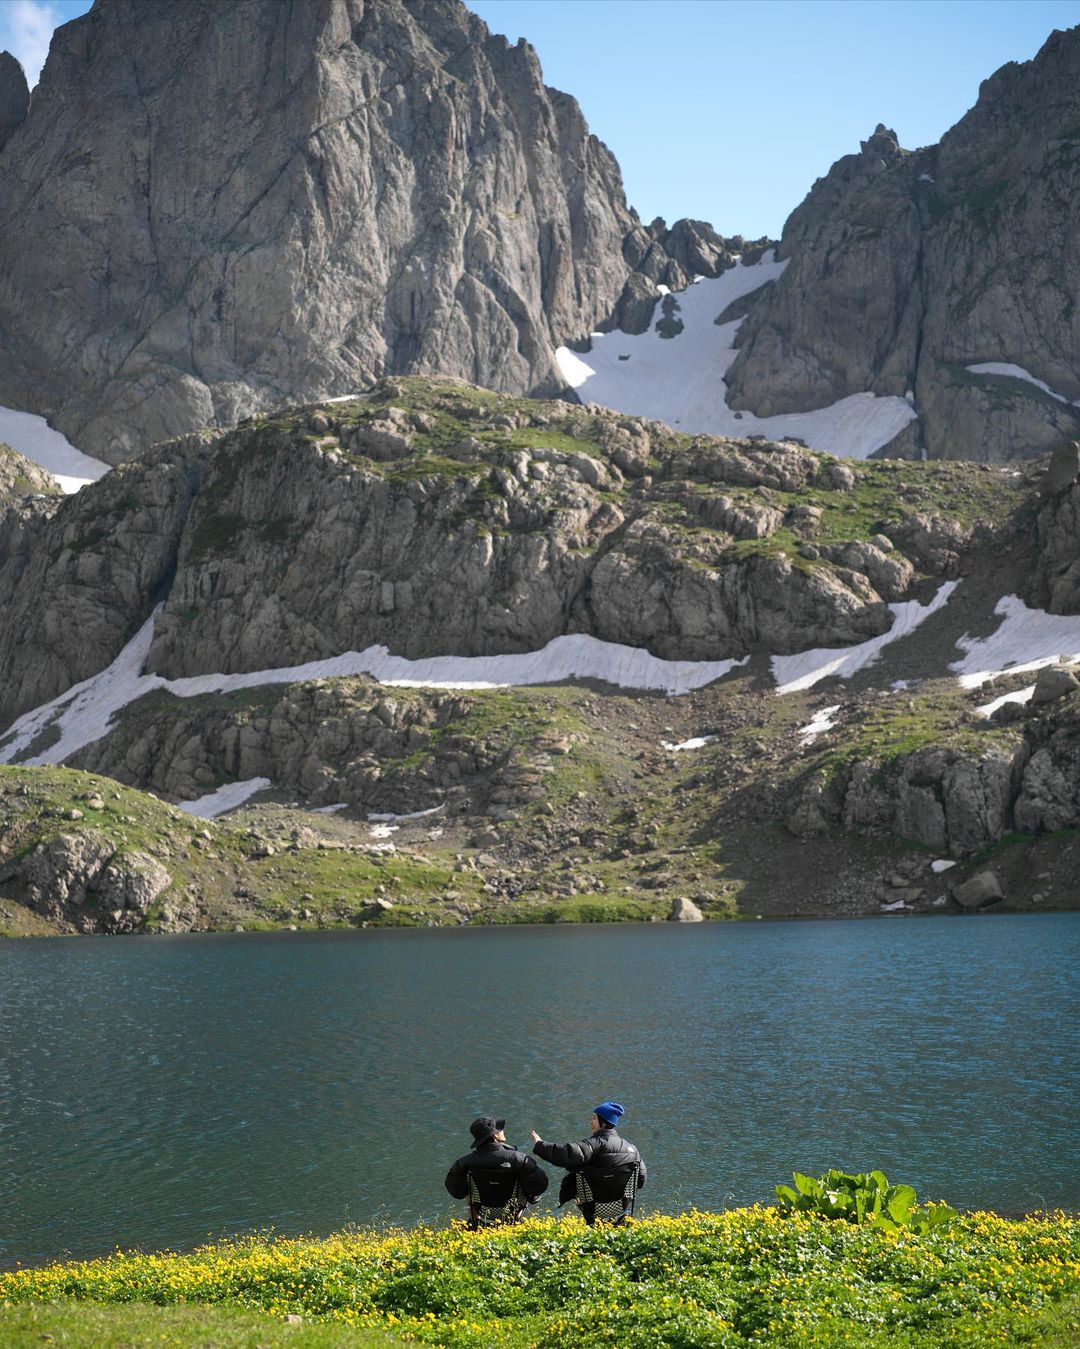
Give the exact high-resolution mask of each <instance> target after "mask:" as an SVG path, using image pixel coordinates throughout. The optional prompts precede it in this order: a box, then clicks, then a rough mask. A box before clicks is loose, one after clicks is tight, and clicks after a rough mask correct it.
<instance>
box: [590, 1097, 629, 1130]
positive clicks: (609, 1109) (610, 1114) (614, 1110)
mask: <svg viewBox="0 0 1080 1349" xmlns="http://www.w3.org/2000/svg"><path fill="white" fill-rule="evenodd" d="M593 1114H595V1116H596V1118H597V1119H602V1120H603V1121H604V1123H605V1124H610V1125H612V1126H614V1125H615V1124H616V1123H617V1122H618V1120H619V1117H620V1116H621V1115H625V1114H626V1111H625V1110H624V1109H623V1108H622V1106H621V1105H620V1104H619V1103H618V1101H602V1102H601V1103H600V1104H599V1105H598V1106H597V1107H596V1109H595V1110H594V1111H593Z"/></svg>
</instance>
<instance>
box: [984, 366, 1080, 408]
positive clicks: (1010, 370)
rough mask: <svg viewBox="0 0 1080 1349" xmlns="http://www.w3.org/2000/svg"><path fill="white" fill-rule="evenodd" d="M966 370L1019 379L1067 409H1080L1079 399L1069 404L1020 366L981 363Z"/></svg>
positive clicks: (1062, 395)
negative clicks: (1046, 394) (1062, 404)
mask: <svg viewBox="0 0 1080 1349" xmlns="http://www.w3.org/2000/svg"><path fill="white" fill-rule="evenodd" d="M967 369H968V371H969V372H970V373H971V374H973V375H1005V376H1006V377H1007V378H1009V379H1021V380H1023V381H1024V383H1025V384H1034V385H1035V387H1036V388H1037V389H1042V391H1043V393H1048V394H1049V395H1050V397H1051V398H1056V399H1057V400H1058V402H1059V403H1065V404H1066V405H1067V406H1068V407H1080V398H1078V399H1077V400H1076V402H1075V403H1070V402H1069V400H1068V399H1067V398H1066V397H1065V395H1064V394H1061V393H1058V392H1057V391H1056V390H1054V389H1051V387H1050V385H1049V384H1045V383H1043V381H1042V380H1041V379H1036V378H1035V376H1034V375H1032V374H1030V373H1029V372H1028V371H1027V370H1025V369H1024V367H1023V366H1022V365H1011V364H1010V363H1009V362H1007V361H983V362H982V363H981V364H979V365H969V366H968V367H967Z"/></svg>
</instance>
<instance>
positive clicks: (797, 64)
mask: <svg viewBox="0 0 1080 1349" xmlns="http://www.w3.org/2000/svg"><path fill="white" fill-rule="evenodd" d="M177 3H183V0H177ZM469 4H470V8H471V9H474V10H475V11H476V12H477V13H478V14H479V15H480V16H481V17H482V18H483V19H485V20H486V22H487V23H488V25H489V26H490V27H491V28H493V29H494V30H495V31H496V32H501V33H505V34H507V36H508V37H510V38H511V40H515V39H517V38H518V37H519V36H524V37H526V38H528V40H529V41H530V42H531V43H532V44H533V46H534V47H535V48H536V50H537V52H538V53H539V56H540V60H541V62H542V64H543V67H544V78H545V79H546V81H547V82H548V83H549V84H551V85H554V86H556V87H557V88H560V89H564V90H566V91H567V92H568V93H571V94H573V95H574V96H575V97H576V98H577V99H578V101H579V102H580V103H581V105H582V108H583V110H584V112H585V116H586V118H587V119H588V122H589V125H590V127H591V128H592V130H593V131H595V132H596V134H597V135H598V136H600V138H601V139H602V140H604V141H606V142H607V144H608V145H609V146H610V147H611V149H612V150H613V151H614V152H615V155H616V157H617V158H618V160H619V163H620V165H621V166H622V170H623V176H624V179H625V182H626V189H627V198H628V199H629V201H630V203H631V204H632V205H634V206H636V207H637V209H638V211H639V213H640V214H641V216H642V218H643V219H644V220H646V221H648V220H651V219H652V217H653V216H655V215H663V216H665V217H666V218H667V219H668V220H669V221H672V220H676V219H678V218H679V217H680V216H693V217H696V218H698V219H702V220H708V221H711V222H712V224H714V225H715V226H716V227H717V229H719V230H720V231H721V232H722V233H725V234H734V233H742V234H746V235H747V236H750V237H754V236H757V235H760V234H773V235H776V234H778V233H779V231H780V229H781V228H782V226H783V223H784V219H785V218H786V216H787V214H788V212H789V211H791V210H792V208H793V207H795V206H797V205H798V203H799V202H800V201H801V200H802V198H803V197H804V196H805V194H806V192H807V190H808V188H809V187H810V185H811V183H812V182H813V181H814V179H815V178H818V177H820V176H821V174H823V173H825V172H826V171H827V170H828V168H829V165H830V164H832V163H833V161H834V160H836V159H837V158H839V156H840V155H842V154H847V153H849V152H851V151H853V150H856V149H857V148H858V143H859V141H860V140H863V139H865V138H866V136H868V135H869V133H870V132H871V131H872V130H873V129H874V126H875V125H876V124H877V123H878V122H884V123H885V124H886V125H887V126H891V127H893V128H894V129H895V130H896V132H897V133H898V135H899V137H900V143H901V144H902V145H906V146H908V147H909V148H915V147H916V146H919V145H928V144H930V143H931V142H933V141H936V140H938V139H940V137H941V135H942V133H943V132H944V131H946V130H947V129H948V127H950V126H952V124H953V123H954V122H955V121H957V119H958V118H960V117H961V116H962V115H963V114H964V112H966V111H967V109H968V108H969V107H970V106H971V104H972V103H973V102H974V100H975V97H976V95H977V93H978V88H979V83H980V81H982V80H983V79H985V78H986V77H987V76H988V75H990V74H992V72H993V71H994V70H996V69H997V68H998V66H1000V65H1003V64H1004V63H1005V62H1006V61H1026V60H1030V59H1031V57H1032V56H1034V55H1035V53H1036V51H1038V49H1039V47H1040V46H1042V44H1043V42H1044V41H1045V40H1046V38H1047V36H1048V35H1049V34H1050V32H1051V31H1052V29H1054V28H1067V27H1071V26H1072V25H1074V24H1077V23H1080V0H469ZM89 7H90V3H89V0H0V47H7V48H9V49H10V50H12V51H14V53H15V55H16V56H18V57H19V58H20V60H22V61H23V64H24V65H25V66H26V67H27V71H28V74H29V75H30V76H31V79H35V78H36V73H37V68H38V66H39V65H40V62H41V61H43V60H44V56H45V52H46V51H47V49H48V38H49V35H50V34H51V32H52V29H53V27H54V26H55V25H56V24H57V23H63V22H66V21H67V20H68V19H70V18H74V17H75V16H76V15H78V14H81V13H84V12H85V11H86V10H87V9H89Z"/></svg>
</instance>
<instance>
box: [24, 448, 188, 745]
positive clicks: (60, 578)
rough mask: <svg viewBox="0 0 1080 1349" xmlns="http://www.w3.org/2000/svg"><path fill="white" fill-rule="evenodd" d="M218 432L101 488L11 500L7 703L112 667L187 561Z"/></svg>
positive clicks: (110, 478) (59, 689)
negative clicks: (191, 526)
mask: <svg viewBox="0 0 1080 1349" xmlns="http://www.w3.org/2000/svg"><path fill="white" fill-rule="evenodd" d="M210 443H211V442H210V441H209V440H208V439H207V438H206V437H200V436H191V437H187V438H185V439H184V440H179V441H173V442H171V443H170V444H169V445H168V446H167V447H164V449H163V451H161V452H155V454H153V455H152V456H151V457H150V458H149V459H148V460H146V461H145V462H144V463H142V464H138V465H134V464H132V465H125V466H124V467H123V468H121V469H119V470H117V471H116V472H114V473H109V474H107V475H106V476H105V477H104V478H103V479H102V480H101V481H100V482H99V483H95V484H94V488H93V491H92V492H91V491H89V490H87V491H83V492H79V493H78V494H76V495H75V496H70V497H65V498H63V499H62V500H60V501H59V502H56V501H55V499H46V501H45V502H36V503H32V506H33V507H34V510H33V512H32V513H31V514H30V515H29V516H26V517H23V516H20V515H18V514H17V513H16V512H15V508H14V507H12V508H9V510H8V512H7V513H6V514H4V513H3V509H2V506H0V632H2V634H3V636H2V638H0V684H2V685H3V687H4V688H6V690H7V693H6V696H5V695H0V704H2V706H3V711H4V712H6V713H7V714H8V715H11V714H14V713H15V712H17V711H20V710H23V709H24V708H26V707H32V706H35V705H37V704H40V703H43V702H48V701H49V699H51V698H54V697H55V696H56V695H57V694H59V693H63V692H64V691H65V690H66V689H69V688H70V687H71V686H72V685H73V684H76V683H78V682H79V681H80V680H82V679H85V678H87V677H88V676H89V675H92V674H96V673H97V672H98V671H99V670H102V669H104V668H105V666H106V665H108V664H109V663H110V662H111V661H112V660H113V658H114V657H115V656H116V655H117V654H118V652H119V651H120V649H121V647H122V646H123V645H124V643H125V642H126V641H128V639H129V638H130V637H132V636H133V635H134V634H135V632H136V631H137V630H138V628H139V627H140V625H141V624H142V623H143V622H144V621H145V620H146V618H147V617H148V616H149V614H150V611H151V609H152V608H153V605H154V603H155V602H156V600H157V599H158V598H160V597H161V594H162V593H163V591H164V589H165V588H166V587H167V583H168V580H169V578H170V576H171V573H172V570H173V568H174V567H175V565H176V550H177V547H178V546H179V540H180V535H181V531H182V529H183V524H184V521H185V519H186V518H187V513H188V509H189V507H190V504H191V500H192V497H193V495H194V493H195V491H196V489H197V486H198V482H199V476H200V471H201V463H202V460H203V457H204V456H205V455H206V454H207V453H208V449H209V445H210ZM9 522H10V523H9ZM20 522H21V523H20ZM16 526H18V528H16ZM4 721H5V724H6V718H5V719H4Z"/></svg>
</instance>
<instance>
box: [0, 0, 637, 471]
mask: <svg viewBox="0 0 1080 1349" xmlns="http://www.w3.org/2000/svg"><path fill="white" fill-rule="evenodd" d="M193 90H197V91H198V96H197V98H193V96H192V91H193ZM0 220H2V221H3V237H2V241H0V345H2V349H3V353H4V358H5V359H4V360H3V361H2V362H0V365H2V367H3V371H4V373H3V375H2V376H0V401H6V402H9V403H11V404H14V405H17V406H20V407H28V408H31V409H33V410H35V411H39V412H43V413H45V414H46V415H49V416H50V417H51V418H52V419H53V420H54V422H55V424H56V425H57V426H58V427H60V429H62V430H64V431H65V432H66V433H67V434H68V435H69V436H70V437H71V438H72V439H73V440H75V441H77V443H79V444H80V445H82V446H84V447H85V448H86V449H88V450H91V451H94V452H96V453H98V454H100V455H102V456H103V457H105V458H108V459H110V460H111V461H113V462H116V461H118V460H120V459H122V458H125V457H130V456H131V455H132V454H133V453H137V452H140V451H141V449H143V448H145V445H146V444H148V443H150V442H152V441H156V440H159V439H161V438H163V437H166V436H168V435H170V434H175V433H181V432H184V431H186V430H188V429H190V428H192V427H194V426H200V425H206V424H214V423H219V424H220V423H225V424H227V423H232V422H235V421H236V420H238V419H239V418H241V417H243V416H244V415H248V414H251V413H253V412H255V411H257V410H259V409H260V408H263V407H267V406H278V405H280V404H281V403H282V402H283V401H285V400H286V399H287V398H304V397H317V396H324V395H326V394H335V393H342V392H349V391H352V390H354V389H357V388H361V387H364V386H366V385H369V384H370V383H371V381H372V380H373V379H375V378H377V377H379V376H381V375H383V374H385V373H388V372H393V371H418V372H433V371H438V372H440V373H444V374H450V375H456V376H460V377H464V378H467V379H470V380H473V381H476V382H478V383H481V384H485V385H489V386H492V387H495V388H501V389H509V390H513V391H515V392H544V391H547V392H552V391H555V390H558V389H561V388H562V383H561V379H560V377H559V374H558V371H557V368H556V365H555V361H554V346H555V345H556V343H557V342H558V341H561V340H564V339H566V338H570V337H574V336H577V335H580V334H583V333H586V332H588V331H590V330H591V329H592V328H594V327H595V326H596V325H597V324H598V323H599V322H600V321H601V320H603V319H604V318H606V317H607V316H608V315H609V314H610V312H611V310H612V308H613V306H614V304H615V301H616V300H617V298H618V296H619V294H620V292H621V290H622V288H623V286H624V283H625V281H626V276H627V271H628V268H627V264H626V262H625V260H624V259H623V256H622V243H623V239H624V237H625V236H626V235H627V233H628V232H630V231H631V230H633V229H634V228H637V222H636V220H635V219H634V218H633V217H632V216H631V214H630V212H629V211H628V210H627V207H626V204H625V199H624V194H623V189H622V183H621V179H620V176H619V170H618V166H617V165H616V163H615V161H614V159H613V158H612V156H611V154H610V153H609V152H608V150H607V149H606V148H605V147H604V146H603V145H602V144H601V143H600V142H599V141H598V140H597V139H596V138H595V137H594V136H592V135H590V134H589V131H588V128H587V126H586V125H585V121H584V119H583V117H582V115H581V112H580V109H579V108H578V106H577V104H576V102H575V101H574V100H573V99H572V98H569V97H568V96H566V95H563V94H559V93H557V92H555V91H552V90H549V89H547V88H546V87H545V86H544V83H543V79H542V75H541V71H540V67H539V63H538V61H537V59H536V54H535V52H534V51H533V49H532V48H531V47H530V46H529V45H528V44H527V43H518V44H517V45H510V44H509V43H508V42H507V41H506V40H505V39H504V38H500V37H494V36H492V35H491V34H490V33H488V31H487V29H486V27H485V26H484V24H483V23H482V22H481V21H480V20H479V19H478V18H477V17H476V16H475V15H473V14H471V13H470V12H469V11H468V10H467V9H466V8H465V6H464V5H463V4H461V3H459V0H367V2H366V3H364V0H327V2H326V3H324V4H302V5H295V4H277V3H267V2H266V0H236V3H231V4H229V5H221V4H219V3H217V0H189V3H185V4H183V5H176V4H173V3H170V2H168V0H138V2H137V3H136V0H99V3H98V4H96V5H95V7H94V8H93V10H91V11H90V12H89V13H88V14H86V15H84V16H83V17H82V18H80V19H77V20H75V21H74V22H72V23H69V24H66V25H64V26H63V27H62V28H61V29H59V30H58V32H57V34H56V37H55V39H54V42H53V47H52V51H51V53H50V57H49V61H48V62H47V64H46V68H45V70H44V72H43V76H42V81H41V85H40V89H39V93H38V94H36V95H35V98H34V103H33V107H32V109H31V111H30V114H29V116H28V117H27V119H26V122H25V127H24V131H23V134H22V135H21V136H20V137H19V141H18V144H17V145H11V146H10V147H9V148H8V149H7V151H6V152H5V153H4V154H3V155H2V156H0ZM35 240H39V241H42V242H41V244H40V246H35V245H34V243H33V241H35ZM45 240H48V241H49V242H48V244H47V246H46V244H45V243H44V241H45ZM27 296H33V298H34V303H33V304H32V305H30V304H28V303H27V298H26V297H27ZM76 353H77V358H76Z"/></svg>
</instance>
